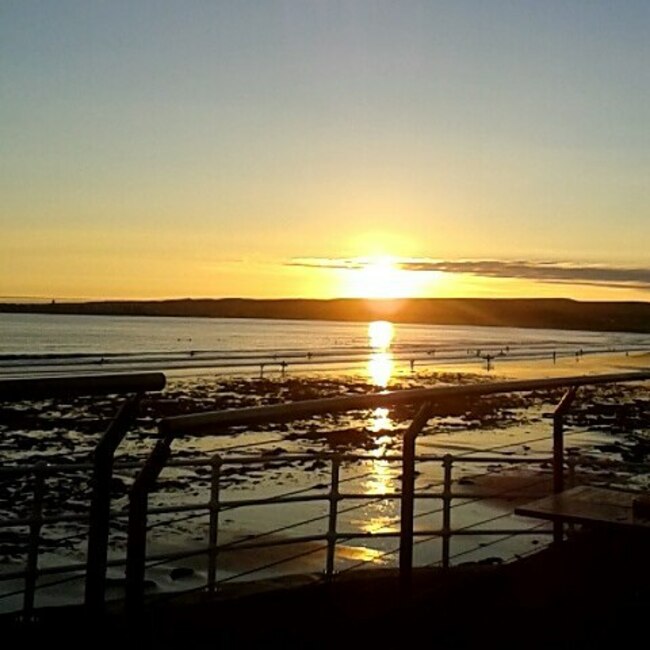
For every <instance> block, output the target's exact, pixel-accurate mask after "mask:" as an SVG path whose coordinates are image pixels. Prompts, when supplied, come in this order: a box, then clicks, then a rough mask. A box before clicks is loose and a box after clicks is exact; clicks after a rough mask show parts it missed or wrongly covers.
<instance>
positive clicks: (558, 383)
mask: <svg viewBox="0 0 650 650" xmlns="http://www.w3.org/2000/svg"><path fill="white" fill-rule="evenodd" d="M647 380H650V371H636V372H627V373H615V374H605V375H579V376H573V377H554V378H551V379H528V380H517V381H502V382H489V383H480V384H468V385H465V386H437V387H433V388H415V389H407V390H397V391H387V392H383V393H373V394H364V395H349V396H344V397H329V398H322V399H315V400H304V401H300V402H291V403H288V404H274V405H271V406H255V407H249V408H242V409H229V410H225V411H208V412H206V413H196V414H192V415H179V416H174V417H168V418H163V419H162V420H161V421H160V423H159V430H160V433H161V434H162V435H166V436H167V435H168V436H178V435H182V434H186V433H192V434H198V433H201V432H204V431H206V430H207V429H211V430H212V431H211V433H212V434H214V428H215V427H229V426H239V425H248V424H259V423H268V422H279V421H287V420H296V419H299V418H305V417H311V416H314V415H322V414H325V413H336V412H343V411H353V410H358V409H366V408H376V407H379V406H394V405H396V404H408V403H414V404H417V403H421V402H426V401H436V400H439V399H443V398H446V397H467V396H480V395H494V394H498V393H515V392H527V391H533V390H551V389H553V388H564V387H570V386H576V387H577V386H591V385H596V384H612V383H616V382H629V381H647Z"/></svg>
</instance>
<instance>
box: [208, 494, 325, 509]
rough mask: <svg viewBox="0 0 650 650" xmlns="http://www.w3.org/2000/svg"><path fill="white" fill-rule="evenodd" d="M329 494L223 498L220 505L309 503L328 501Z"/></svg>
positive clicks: (228, 506)
mask: <svg viewBox="0 0 650 650" xmlns="http://www.w3.org/2000/svg"><path fill="white" fill-rule="evenodd" d="M328 499H329V495H328V494H326V493H324V494H305V495H302V496H292V497H282V496H278V497H269V498H266V499H222V500H220V501H219V506H220V507H222V508H241V507H244V506H263V505H282V504H284V503H307V502H310V501H327V500H328Z"/></svg>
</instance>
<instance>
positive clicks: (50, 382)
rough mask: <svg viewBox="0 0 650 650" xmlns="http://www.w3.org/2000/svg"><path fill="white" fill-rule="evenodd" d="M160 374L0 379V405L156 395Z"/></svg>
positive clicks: (160, 384)
mask: <svg viewBox="0 0 650 650" xmlns="http://www.w3.org/2000/svg"><path fill="white" fill-rule="evenodd" d="M165 383H166V378H165V375H164V374H163V373H162V372H140V373H128V374H126V373H125V374H111V375H74V376H69V377H55V378H40V377H28V378H24V379H0V402H2V401H5V402H6V401H18V400H33V399H43V398H49V397H79V396H82V395H116V394H124V393H144V392H147V391H159V390H162V389H163V388H164V387H165Z"/></svg>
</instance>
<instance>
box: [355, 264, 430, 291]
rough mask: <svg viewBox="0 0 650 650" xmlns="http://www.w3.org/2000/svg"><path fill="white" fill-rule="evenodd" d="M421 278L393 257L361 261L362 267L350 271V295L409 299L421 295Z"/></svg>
mask: <svg viewBox="0 0 650 650" xmlns="http://www.w3.org/2000/svg"><path fill="white" fill-rule="evenodd" d="M420 283H421V278H419V277H418V274H417V273H413V272H410V271H406V270H404V269H402V268H400V266H399V263H398V262H397V261H396V260H395V259H394V258H392V257H388V256H382V257H372V258H367V259H363V260H361V266H360V268H357V269H352V270H350V271H348V291H347V293H348V295H351V296H355V297H359V298H408V297H413V296H416V295H419V293H420V291H419V289H420Z"/></svg>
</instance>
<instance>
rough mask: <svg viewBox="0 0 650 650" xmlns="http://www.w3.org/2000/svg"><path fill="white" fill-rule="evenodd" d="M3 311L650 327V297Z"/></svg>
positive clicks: (102, 304) (217, 302)
mask: <svg viewBox="0 0 650 650" xmlns="http://www.w3.org/2000/svg"><path fill="white" fill-rule="evenodd" d="M0 312H14V313H43V314H85V315H104V316H109V315H110V316H174V317H182V316H186V317H187V316H190V317H203V318H270V319H291V320H296V319H298V320H327V321H362V322H363V321H371V320H378V319H387V320H391V321H393V322H396V323H421V324H431V325H483V326H493V327H499V326H500V327H534V328H542V329H564V330H592V331H603V332H615V331H619V332H639V333H646V332H647V333H650V303H648V302H583V301H577V300H570V299H562V298H552V299H546V298H525V299H524V298H409V299H402V300H367V299H362V298H339V299H333V300H310V299H277V300H256V299H250V298H221V299H190V298H183V299H173V300H138V301H97V302H51V303H24V304H23V303H0Z"/></svg>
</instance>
